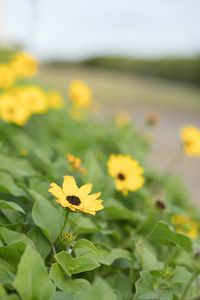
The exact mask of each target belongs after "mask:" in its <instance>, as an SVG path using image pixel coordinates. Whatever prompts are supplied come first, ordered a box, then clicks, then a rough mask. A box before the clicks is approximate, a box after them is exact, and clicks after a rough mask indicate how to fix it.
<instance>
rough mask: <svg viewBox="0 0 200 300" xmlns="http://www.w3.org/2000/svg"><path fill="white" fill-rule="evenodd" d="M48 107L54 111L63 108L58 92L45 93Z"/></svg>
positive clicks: (61, 98) (62, 101)
mask: <svg viewBox="0 0 200 300" xmlns="http://www.w3.org/2000/svg"><path fill="white" fill-rule="evenodd" d="M47 99H48V106H49V107H50V108H54V109H60V108H62V107H63V106H64V100H63V97H62V95H61V94H60V93H59V92H58V91H49V92H47Z"/></svg>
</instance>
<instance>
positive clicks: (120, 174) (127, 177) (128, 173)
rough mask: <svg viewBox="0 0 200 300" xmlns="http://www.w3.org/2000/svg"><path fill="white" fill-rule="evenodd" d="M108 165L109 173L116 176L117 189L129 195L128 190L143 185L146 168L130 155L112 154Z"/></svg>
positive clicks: (135, 189) (134, 189)
mask: <svg viewBox="0 0 200 300" xmlns="http://www.w3.org/2000/svg"><path fill="white" fill-rule="evenodd" d="M107 166H108V173H109V175H110V176H112V177H114V178H115V185H116V188H117V190H118V191H121V192H123V194H124V195H127V194H128V191H131V192H133V191H137V190H139V189H140V188H142V187H143V185H144V181H145V180H144V176H143V173H144V169H143V168H142V167H141V166H140V164H139V162H138V161H137V160H135V159H133V158H132V157H131V156H130V155H123V154H119V155H115V154H112V155H111V156H110V157H109V160H108V162H107Z"/></svg>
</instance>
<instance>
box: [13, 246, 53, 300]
mask: <svg viewBox="0 0 200 300" xmlns="http://www.w3.org/2000/svg"><path fill="white" fill-rule="evenodd" d="M13 286H14V287H15V288H16V290H17V292H18V293H19V295H20V296H21V298H22V300H36V299H37V300H47V299H48V300H51V299H53V296H54V286H53V283H52V282H51V281H50V279H49V276H48V273H47V270H46V267H45V265H44V261H43V259H42V257H41V256H40V254H39V253H38V252H37V251H36V250H34V249H33V248H31V247H30V246H27V247H26V250H25V252H24V254H23V255H22V257H21V260H20V263H19V266H18V269H17V274H16V277H15V280H14V282H13Z"/></svg>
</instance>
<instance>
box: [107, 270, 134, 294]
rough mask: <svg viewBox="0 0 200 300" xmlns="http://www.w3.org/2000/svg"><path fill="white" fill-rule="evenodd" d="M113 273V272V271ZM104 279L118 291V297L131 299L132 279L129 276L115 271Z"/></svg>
mask: <svg viewBox="0 0 200 300" xmlns="http://www.w3.org/2000/svg"><path fill="white" fill-rule="evenodd" d="M113 273H114V272H113ZM106 281H107V282H108V283H109V285H110V286H111V287H112V288H113V289H114V290H116V291H117V293H120V295H121V297H120V299H132V298H133V294H132V284H133V283H132V279H131V278H130V276H128V274H127V275H124V274H123V273H122V272H117V274H113V275H111V276H109V277H107V278H106Z"/></svg>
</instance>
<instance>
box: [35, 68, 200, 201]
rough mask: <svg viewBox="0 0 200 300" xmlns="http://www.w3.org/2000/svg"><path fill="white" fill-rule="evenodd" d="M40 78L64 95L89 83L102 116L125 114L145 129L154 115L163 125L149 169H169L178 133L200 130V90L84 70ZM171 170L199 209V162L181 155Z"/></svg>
mask: <svg viewBox="0 0 200 300" xmlns="http://www.w3.org/2000/svg"><path fill="white" fill-rule="evenodd" d="M39 79H40V82H43V83H45V84H46V85H48V84H49V85H52V86H54V87H55V88H59V89H60V90H61V91H63V92H64V93H66V91H67V88H68V86H69V84H70V82H71V81H72V80H74V79H82V80H84V81H86V82H87V83H88V84H89V86H90V87H91V88H92V90H93V91H94V99H95V100H97V101H98V102H99V103H100V105H101V108H100V111H99V114H100V115H101V116H102V115H103V116H104V117H110V116H114V115H115V114H116V113H117V112H119V111H127V112H128V113H129V114H130V116H131V119H132V120H133V121H134V122H136V124H137V125H138V126H139V127H142V126H143V125H144V120H145V118H146V116H147V115H148V113H150V112H154V113H156V114H157V115H158V116H159V120H160V121H159V124H158V125H157V126H156V127H155V128H154V129H152V131H151V134H152V136H153V141H154V142H153V144H152V151H151V154H150V157H149V164H151V165H152V166H154V167H156V168H157V169H160V170H164V169H165V168H166V166H167V165H168V164H169V163H170V161H171V159H172V157H174V155H175V153H176V152H177V149H178V148H179V147H180V138H179V130H180V128H181V127H182V126H184V125H187V124H193V125H196V126H199V127H200V89H199V88H197V87H193V86H189V85H184V84H180V83H174V82H169V81H163V80H158V79H149V78H143V77H138V76H134V75H130V74H122V73H113V72H111V71H103V70H92V69H87V68H83V67H67V68H61V69H59V68H52V67H42V68H41V71H40V74H39ZM171 169H172V171H173V172H174V173H175V174H178V175H180V176H181V178H182V179H183V182H184V183H185V186H186V188H187V189H188V190H189V194H190V195H191V199H192V201H193V202H195V203H196V204H197V205H200V188H199V185H200V159H197V158H188V157H186V156H184V155H182V157H181V158H180V160H179V162H177V164H173V165H172V167H171Z"/></svg>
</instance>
